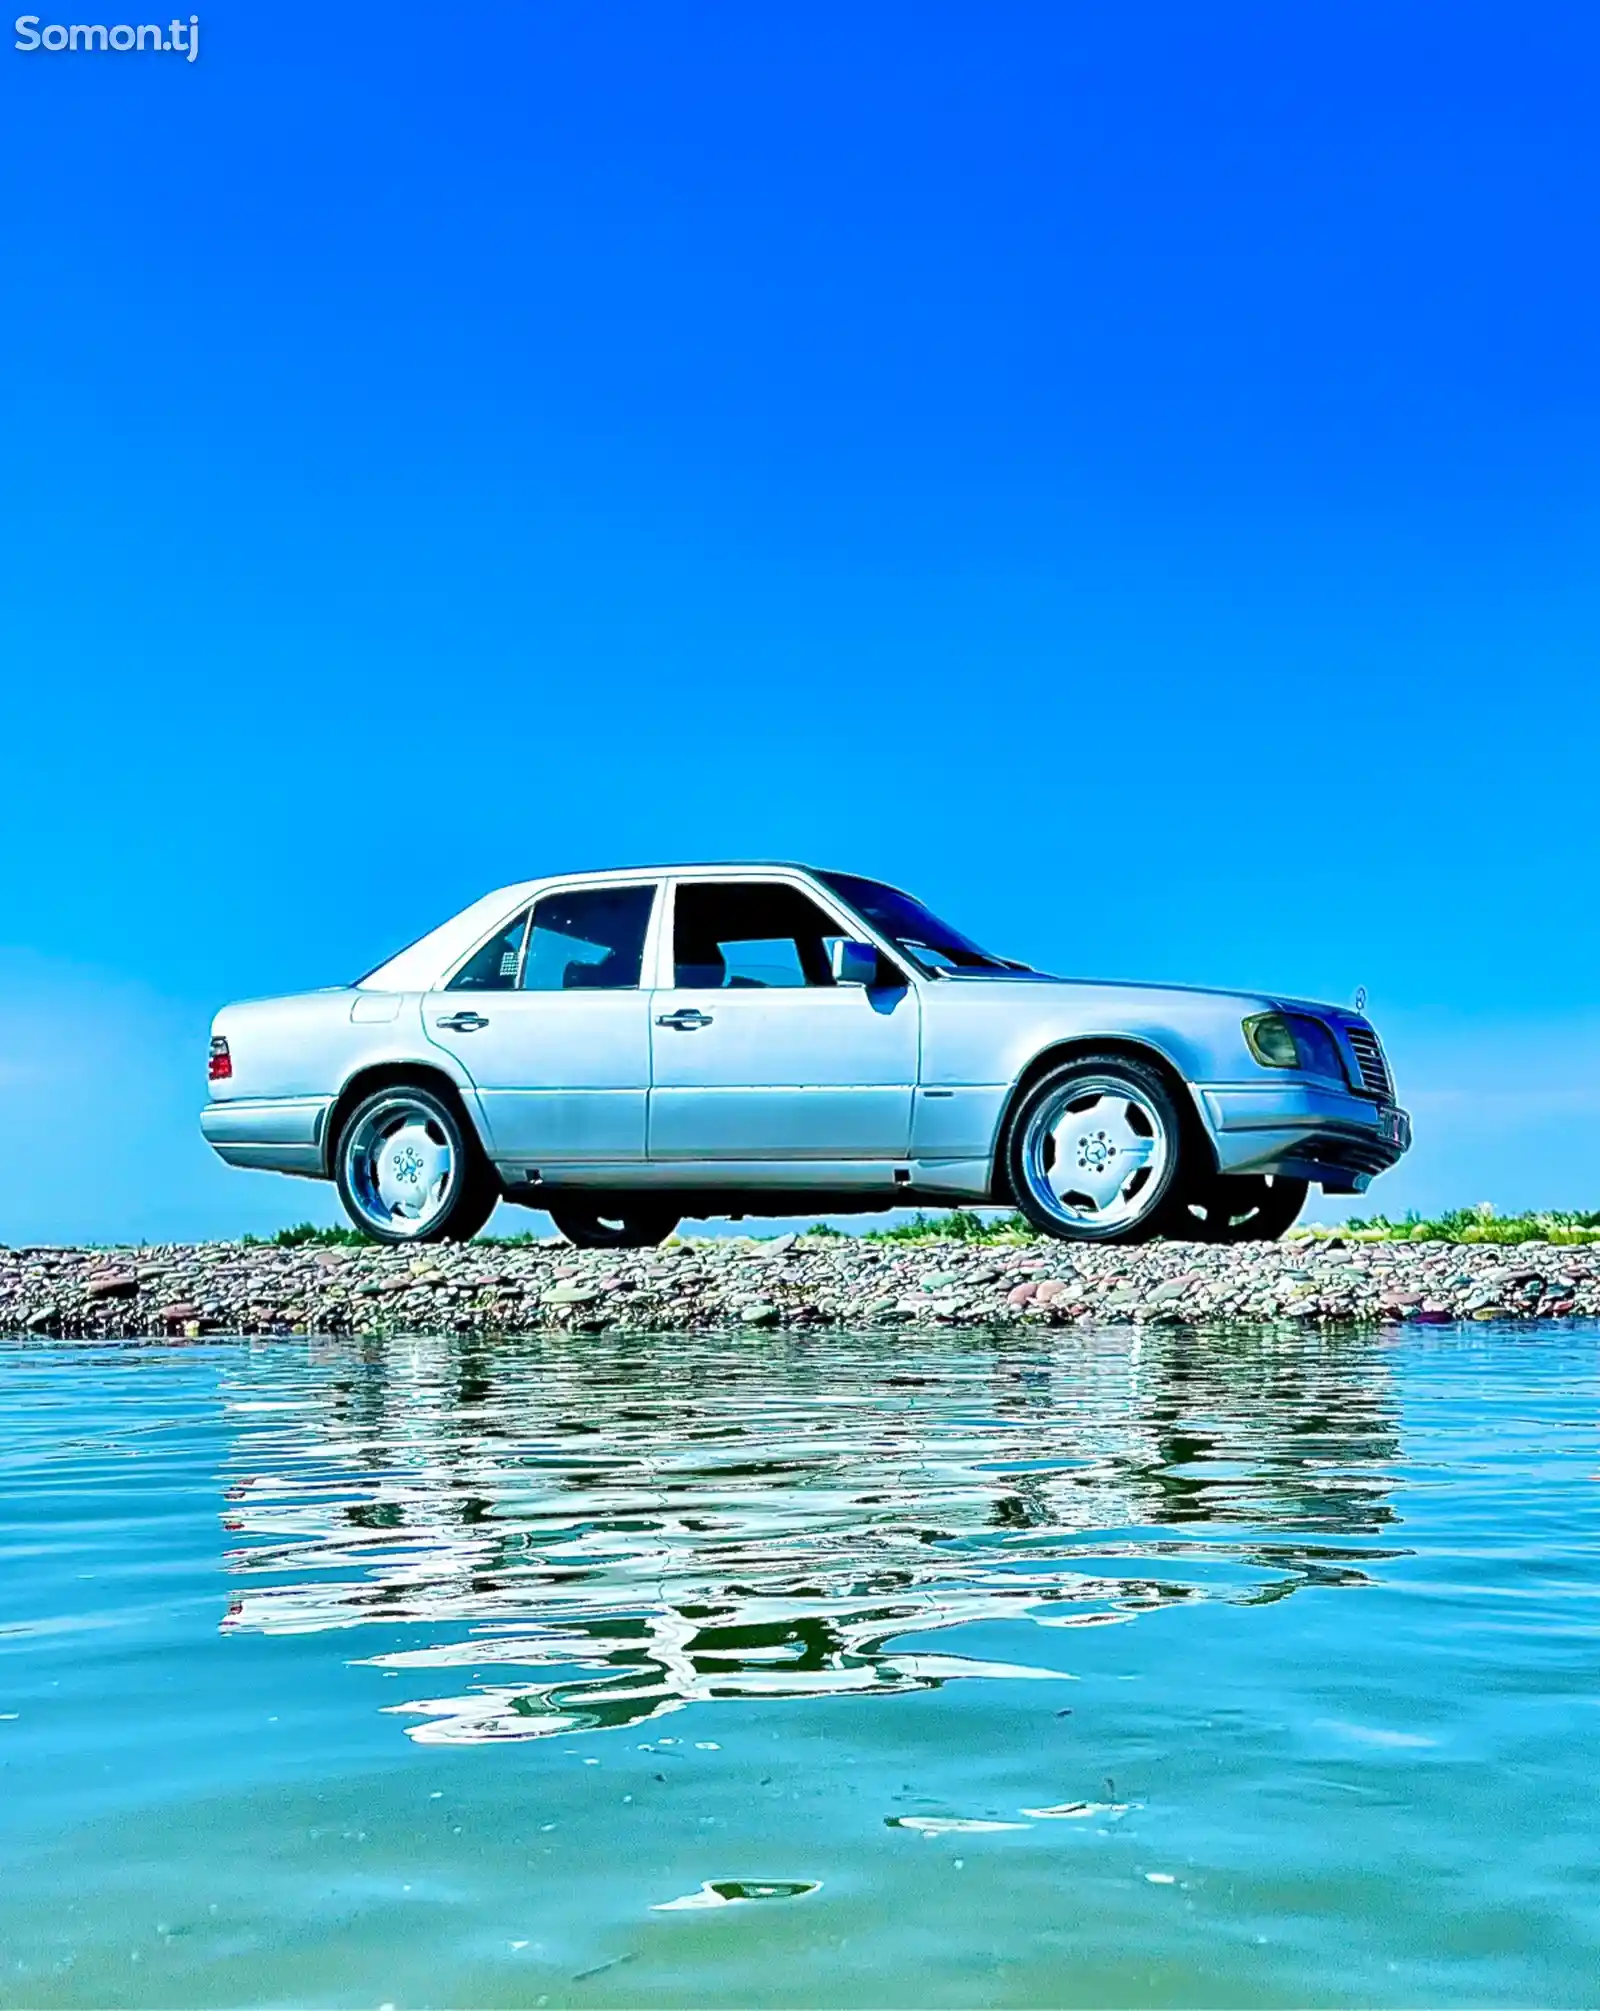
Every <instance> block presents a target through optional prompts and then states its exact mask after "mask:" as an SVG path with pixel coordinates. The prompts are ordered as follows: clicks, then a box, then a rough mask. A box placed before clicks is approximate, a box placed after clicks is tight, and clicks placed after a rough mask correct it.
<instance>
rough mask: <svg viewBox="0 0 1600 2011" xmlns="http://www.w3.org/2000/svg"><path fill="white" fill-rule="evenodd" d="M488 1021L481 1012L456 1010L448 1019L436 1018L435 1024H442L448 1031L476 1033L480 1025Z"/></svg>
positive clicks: (484, 1024)
mask: <svg viewBox="0 0 1600 2011" xmlns="http://www.w3.org/2000/svg"><path fill="white" fill-rule="evenodd" d="M488 1024H489V1022H488V1021H487V1020H486V1019H485V1018H484V1016H483V1014H482V1013H481V1012H456V1013H452V1014H451V1015H450V1017H449V1018H448V1019H436V1020H435V1021H434V1025H435V1026H442V1027H444V1028H445V1029H446V1030H447V1031H448V1032H450V1033H476V1032H477V1031H478V1029H479V1027H480V1026H487V1025H488Z"/></svg>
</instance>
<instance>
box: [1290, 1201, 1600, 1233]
mask: <svg viewBox="0 0 1600 2011" xmlns="http://www.w3.org/2000/svg"><path fill="white" fill-rule="evenodd" d="M1291 1234H1294V1235H1296V1236H1312V1237H1322V1236H1347V1237H1351V1238H1353V1239H1354V1240H1355V1241H1357V1242H1360V1243H1600V1210H1589V1211H1587V1212H1586V1211H1584V1210H1581V1209H1569V1208H1549V1209H1538V1210H1530V1211H1528V1212H1525V1213H1523V1214H1520V1215H1496V1214H1495V1212H1494V1210H1493V1209H1492V1208H1491V1207H1490V1206H1489V1205H1488V1204H1487V1202H1480V1203H1479V1205H1478V1206H1477V1207H1476V1208H1450V1209H1447V1210H1446V1211H1445V1213H1444V1214H1442V1215H1419V1214H1418V1213H1417V1212H1416V1211H1415V1210H1412V1212H1411V1213H1410V1214H1407V1215H1404V1216H1402V1217H1401V1219H1400V1220H1399V1221H1395V1220H1393V1219H1392V1218H1391V1217H1390V1216H1388V1215H1369V1216H1366V1217H1365V1218H1363V1217H1361V1216H1359V1215H1353V1216H1351V1218H1350V1220H1349V1221H1348V1222H1345V1223H1343V1224H1333V1225H1331V1226H1324V1225H1320V1224H1319V1225H1313V1226H1311V1227H1308V1228H1305V1229H1299V1230H1294V1231H1291Z"/></svg>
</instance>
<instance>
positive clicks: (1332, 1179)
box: [1200, 1082, 1411, 1194]
mask: <svg viewBox="0 0 1600 2011" xmlns="http://www.w3.org/2000/svg"><path fill="white" fill-rule="evenodd" d="M1200 1095H1201V1100H1202V1102H1203V1104H1204V1107H1205V1114H1206V1122H1207V1124H1208V1126H1209V1128H1210V1131H1211V1137H1212V1142H1213V1144H1214V1145H1215V1146H1216V1149H1217V1167H1218V1170H1219V1171H1220V1172H1223V1173H1281V1174H1284V1175H1286V1176H1288V1177H1289V1178H1292V1179H1297V1180H1309V1181H1312V1182H1313V1183H1315V1184H1316V1185H1318V1186H1320V1187H1321V1188H1322V1189H1323V1190H1324V1191H1325V1192H1326V1193H1329V1194H1359V1193H1360V1192H1361V1191H1362V1190H1363V1189H1364V1188H1365V1187H1366V1185H1367V1183H1368V1182H1369V1181H1370V1180H1371V1179H1372V1178H1373V1176H1374V1175H1375V1174H1378V1173H1382V1172H1384V1171H1385V1170H1386V1169H1387V1168H1389V1167H1391V1166H1393V1165H1394V1163H1395V1161H1396V1160H1397V1159H1399V1158H1400V1156H1401V1155H1402V1154H1403V1153H1405V1152H1407V1151H1409V1149H1410V1146H1411V1118H1410V1116H1409V1115H1408V1113H1407V1112H1405V1111H1404V1110H1400V1109H1397V1108H1396V1106H1395V1105H1394V1104H1392V1103H1377V1102H1374V1101H1373V1099H1372V1098H1370V1097H1366V1096H1351V1095H1348V1094H1347V1093H1345V1092H1344V1091H1342V1090H1338V1089H1334V1088H1332V1087H1327V1088H1324V1087H1322V1086H1320V1085H1318V1084H1315V1083H1298V1082H1296V1083H1287V1082H1286V1083H1273V1084H1271V1085H1269V1086H1266V1087H1261V1088H1258V1087H1257V1086H1256V1085H1255V1084H1251V1085H1250V1086H1249V1087H1247V1088H1244V1087H1237V1088H1236V1087H1233V1086H1219V1087H1217V1088H1214V1089H1202V1090H1201V1092H1200Z"/></svg>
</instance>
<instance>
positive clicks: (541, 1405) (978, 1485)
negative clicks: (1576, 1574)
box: [224, 1327, 1403, 1743]
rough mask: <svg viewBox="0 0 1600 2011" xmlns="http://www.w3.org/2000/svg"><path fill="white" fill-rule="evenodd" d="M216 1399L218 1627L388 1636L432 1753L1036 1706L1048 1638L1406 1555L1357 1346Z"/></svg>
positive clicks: (685, 1349)
mask: <svg viewBox="0 0 1600 2011" xmlns="http://www.w3.org/2000/svg"><path fill="white" fill-rule="evenodd" d="M224 1394H225V1401H226V1404H227V1409H228V1414H229V1420H230V1424H231V1429H232V1433H233V1437H232V1442H231V1446H232V1449H231V1463H230V1470H229V1474H228V1486H227V1501H228V1507H227V1511H226V1515H225V1526H226V1528H227V1530H228V1532H229V1534H230V1536H231V1537H232V1538H233V1539H234V1542H233V1545H232V1547H231V1548H230V1549H229V1551H228V1553H227V1558H226V1565H227V1569H228V1571H229V1572H230V1573H231V1574H232V1575H233V1576H234V1577H235V1578H236V1579H237V1580H238V1581H239V1582H238V1588H237V1593H236V1596H235V1598H234V1599H233V1602H232V1604H231V1606H230V1609H229V1612H228V1615H227V1618H226V1620H225V1622H224V1627H225V1629H226V1630H233V1631H240V1630H258V1631H261V1632H264V1633H290V1632H297V1631H317V1630H322V1629H331V1628H346V1629H355V1628H361V1629H371V1630H381V1631H382V1632H383V1633H384V1634H386V1635H388V1636H391V1637H392V1636H394V1635H396V1634H398V1635H399V1636H401V1637H403V1638H402V1639H401V1641H400V1642H399V1644H398V1645H394V1644H391V1643H386V1644H384V1645H381V1646H379V1647H378V1648H377V1652H375V1653H373V1654H371V1655H367V1656H362V1657H360V1658H358V1659H359V1660H361V1661H362V1662H364V1663H367V1664H370V1665H375V1666H378V1667H381V1668H383V1669H387V1670H404V1671H408V1672H411V1675H412V1684H413V1685H415V1686H417V1687H420V1688H425V1689H432V1690H435V1691H437V1692H438V1694H430V1695H419V1696H416V1697H414V1698H412V1699H410V1700H408V1701H406V1702H404V1703H400V1704H396V1705H391V1706H389V1707H388V1708H389V1709H391V1710H394V1711H395V1712H396V1713H397V1714H400V1715H403V1716H405V1717H406V1718H408V1719H410V1720H413V1721H414V1722H411V1723H410V1724H409V1725H408V1727H407V1728H408V1729H409V1731H410V1733H411V1736H412V1737H413V1738H416V1739H419V1740H424V1741H431V1742H442V1743H463V1742H478V1741H488V1740H496V1739H536V1738H542V1737H546V1736H548V1735H551V1734H554V1733H559V1732H568V1731H575V1730H598V1729H608V1728H620V1727H624V1726H630V1725H638V1724H641V1723H643V1722H644V1721H646V1720H648V1719H652V1718H657V1717H661V1716H663V1715H664V1714H666V1713H670V1712H675V1711H680V1710H682V1709H684V1708H685V1707H686V1706H688V1705H690V1704H693V1703H695V1702H698V1701H703V1700H711V1699H717V1700H727V1699H738V1698H747V1699H763V1698H765V1699H771V1698H792V1697H822V1696H826V1695H830V1694H836V1693H847V1694H856V1695H859V1694H861V1693H863V1692H869V1693H879V1694H882V1693H892V1692H898V1691H905V1690H912V1689H918V1688H927V1687H931V1686H936V1685H938V1684H941V1683H944V1682H948V1681H951V1680H956V1679H962V1678H981V1677H995V1676H1006V1677H1011V1678H1017V1677H1037V1678H1040V1679H1049V1678H1052V1677H1059V1676H1063V1675H1065V1674H1066V1673H1067V1672H1068V1667H1069V1664H1070V1659H1071V1658H1070V1655H1069V1654H1068V1653H1067V1652H1066V1643H1065V1641H1064V1639H1063V1637H1062V1636H1061V1635H1060V1634H1059V1633H1056V1632H1054V1631H1053V1630H1059V1629H1065V1628H1073V1627H1090V1626H1104V1625H1109V1624H1114V1623H1117V1622H1127V1621H1132V1620H1136V1619H1137V1618H1138V1617H1139V1616H1140V1615H1141V1614H1145V1613H1148V1612H1151V1611H1152V1610H1155V1609H1159V1608H1162V1607H1167V1606H1170V1605H1171V1604H1172V1603H1174V1602H1177V1601H1184V1600H1222V1601H1228V1602H1232V1603H1235V1604H1242V1605H1253V1604H1260V1603H1263V1602H1267V1601H1271V1600H1276V1599H1281V1598H1284V1597H1285V1596H1287V1595H1288V1594H1289V1593H1291V1592H1293V1591H1295V1590H1297V1589H1298V1588H1300V1587H1302V1586H1307V1585H1321V1586H1360V1585H1363V1584H1365V1583H1368V1582H1370V1575H1371V1574H1372V1573H1373V1571H1374V1568H1375V1567H1376V1566H1378V1565H1380V1564H1381V1563H1382V1562H1383V1561H1384V1560H1385V1559H1387V1558H1391V1557H1394V1556H1396V1555H1400V1554H1403V1553H1401V1552H1398V1551H1396V1550H1394V1549H1390V1548H1385V1547H1380V1543H1381V1539H1382V1538H1383V1537H1384V1535H1385V1533H1386V1532H1387V1531H1389V1530H1390V1527H1391V1525H1392V1523H1393V1521H1394V1519H1395V1517H1394V1511H1393V1509H1392V1508H1391V1507H1390V1505H1389V1502H1388V1498H1387V1491H1388V1487H1389V1481H1388V1477H1387V1467H1388V1465H1389V1463H1391V1462H1392V1460H1393V1459H1394V1456H1395V1451H1396V1445H1397V1422H1396V1418H1395V1415H1394V1402H1393V1395H1392V1390H1391V1386H1390V1381H1389V1375H1388V1371H1387V1367H1386V1362H1385V1354H1384V1348H1383V1345H1382V1344H1381V1343H1380V1342H1378V1341H1376V1340H1373V1339H1363V1338H1351V1337H1341V1338H1337V1339H1329V1338H1318V1337H1309V1338H1301V1337H1298V1336H1285V1337H1283V1338H1281V1339H1274V1338H1270V1337H1268V1338H1263V1337H1261V1336H1260V1335H1259V1334H1257V1335H1253V1336H1250V1337H1248V1338H1237V1339H1229V1338H1227V1337H1217V1336H1212V1337H1209V1338H1204V1339H1196V1338H1194V1337H1190V1336H1184V1335H1181V1334H1177V1333H1174V1332H1171V1331H1166V1330H1163V1331H1162V1332H1160V1333H1159V1334H1156V1333H1146V1334H1144V1335H1143V1336H1138V1335H1135V1334H1130V1330H1129V1329H1127V1328H1125V1327H1124V1328H1120V1329H1116V1330H1108V1331H1107V1332H1106V1333H1105V1334H1104V1335H1098V1336H1097V1335H1093V1334H1084V1333H1081V1332H1073V1333H1072V1334H1070V1335H1059V1334H1058V1335H1050V1336H1042V1337H1029V1338H1027V1339H1025V1340H1021V1339H1016V1338H1012V1337H1008V1338H1005V1339H1003V1340H993V1339H988V1338H974V1337H973V1336H970V1335H969V1336H953V1335H952V1336H947V1337H941V1336H933V1337H929V1338H925V1339H921V1340H918V1341H915V1342H908V1339H907V1337H906V1336H905V1335H903V1334H902V1335H898V1336H895V1335H876V1336H875V1335H871V1334H858V1335H849V1334H833V1335H829V1336H824V1337H815V1336H803V1337H784V1336H771V1335H762V1336H760V1337H751V1338H750V1339H749V1340H747V1341H744V1342H740V1341H734V1342H731V1343H730V1341H729V1340H728V1338H727V1336H725V1335H723V1336H715V1337H713V1336H706V1337H698V1336H694V1335H682V1334H675V1335H664V1336H662V1337H660V1338H659V1339H656V1340H643V1341H641V1340H640V1339H638V1338H637V1337H630V1338H629V1339H627V1340H626V1341H622V1340H619V1339H614V1338H611V1337H607V1336H605V1335H597V1336H571V1335H549V1336H543V1337H535V1338H531V1339H529V1340H526V1341H489V1340H484V1339H482V1338H480V1337H455V1338H442V1339H427V1340H422V1339H415V1340H406V1339H381V1340H380V1339H368V1340H355V1339H350V1340H344V1339H341V1340H329V1341H326V1342H320V1341H313V1342H311V1343H310V1344H309V1349H307V1350H298V1349H297V1350H293V1351H290V1350H287V1349H285V1348H284V1347H283V1345H282V1344H281V1343H274V1344H270V1345H263V1346H261V1347H258V1348H255V1349H253V1350H252V1351H251V1352H250V1354H249V1355H248V1356H247V1357H245V1358H244V1361H243V1364H242V1366H241V1367H240V1368H239V1369H238V1370H237V1372H236V1373H233V1374H231V1375H230V1376H229V1378H228V1381H227V1384H226V1388H225V1392H224ZM996 1622H999V1623H1009V1624H1007V1625H1005V1626H1004V1628H1003V1632H1002V1634H1001V1637H1000V1638H1002V1639H1004V1640H1005V1641H1006V1642H1007V1644H1008V1655H1007V1658H1006V1659H1004V1660H996V1659H993V1658H992V1655H990V1654H988V1653H985V1652H983V1651H982V1650H980V1649H979V1648H978V1647H977V1646H976V1645H975V1643H974V1639H973V1630H974V1628H975V1626H976V1625H977V1624H979V1623H982V1627H983V1639H984V1641H985V1642H986V1643H987V1644H988V1647H989V1648H990V1649H992V1647H993V1644H994V1641H995V1638H996V1634H995V1628H994V1623H996ZM408 1687H409V1686H408Z"/></svg>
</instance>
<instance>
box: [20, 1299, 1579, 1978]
mask: <svg viewBox="0 0 1600 2011" xmlns="http://www.w3.org/2000/svg"><path fill="white" fill-rule="evenodd" d="M1597 1361H1600V1328H1597V1327H1596V1326H1593V1325H1590V1326H1588V1327H1581V1326H1573V1325H1571V1324H1567V1323H1563V1324H1562V1325H1560V1326H1559V1327H1547V1328H1543V1329H1539V1328H1528V1327H1522V1328H1518V1329H1516V1330H1501V1329H1496V1328H1494V1327H1491V1326H1474V1327H1471V1328H1467V1329H1434V1330H1432V1331H1430V1332H1428V1333H1425V1334H1424V1333H1417V1332H1409V1331H1408V1332H1395V1333H1393V1334H1385V1335H1383V1336H1377V1335H1372V1336H1367V1337H1348V1336H1347V1337H1338V1338H1328V1337H1317V1336H1309V1337H1303V1338H1302V1337H1298V1336H1289V1337H1285V1336H1262V1335H1259V1334H1257V1335H1252V1336H1249V1337H1241V1338H1237V1339H1232V1340H1218V1339H1207V1340H1204V1341H1195V1340H1192V1339H1189V1338H1186V1337H1184V1336H1181V1335H1179V1334H1177V1333H1175V1332H1173V1331H1172V1330H1161V1331H1160V1332H1159V1333H1147V1334H1145V1335H1143V1336H1142V1337H1141V1336H1139V1335H1137V1334H1135V1333H1134V1332H1133V1331H1132V1330H1130V1329H1128V1328H1120V1329H1117V1330H1115V1331H1108V1332H1105V1333H1102V1334H1084V1333H1080V1332H1077V1331H1063V1332H1055V1333H1047V1334H1043V1335H1029V1336H1025V1337H1019V1336H1007V1337H1006V1338H1003V1339H999V1340H994V1339H989V1338H985V1337H981V1336H975V1335H971V1334H957V1333H953V1332H952V1333H949V1334H946V1335H936V1336H933V1337H924V1338H908V1337H906V1336H905V1335H892V1334H891V1335H884V1334H873V1335H868V1334H862V1335H843V1336H841V1335H837V1334H829V1335H826V1336H819V1337H801V1336H782V1335H770V1334H762V1335H757V1336H751V1337H749V1338H747V1339H736V1340H732V1341H730V1340H729V1339H728V1338H726V1337H725V1336H724V1337H717V1338H711V1337H704V1338H701V1337H693V1336H690V1337H685V1336H682V1335H674V1336H670V1337H664V1338H662V1339H660V1340H658V1341H654V1342H652V1341H643V1342H641V1341H638V1340H636V1339H630V1340H628V1341H626V1342H623V1341H620V1340H617V1339H613V1338H608V1337H606V1336H603V1335H602V1336H592V1337H584V1336H562V1335H555V1336H546V1337H543V1338H537V1339H532V1340H524V1341H515V1342H503V1343H486V1342H483V1341H481V1340H476V1339H459V1340H384V1341H371V1340H369V1341H362V1340H337V1341H336V1340H316V1339H313V1340H311V1341H309V1342H290V1341H281V1340H275V1341H266V1342H257V1343H248V1344H247V1343H239V1344H219V1345H208V1346H204V1347H196V1348H187V1349H183V1348H162V1347H154V1346H150V1347H146V1346H132V1345H130V1346H121V1347H109V1346H108V1347H90V1346H79V1347H72V1348H56V1347H40V1346H34V1345H23V1344H0V1399H3V1401H0V2003H6V2004H31V2005H56V2004H61V2005H77V2004H103V2003H117V2004H128V2005H141V2004H171V2005H189V2004H243V2003H262V2002H265V2003H287V2002H315V2003H319V2004H354V2005H363V2004H365V2005H379V2004H392V2005H396V2006H400V2007H404V2006H410V2005H421V2004H450V2003H454V2004H461V2003H471V2004H481V2005H501V2004H507V2005H509V2004H533V2005H537V2004H550V2005H566V2004H582V2005H590V2004H641V2005H658V2004H659V2005H681V2004H706V2005H723V2004H729V2005H733V2004H761V2005H765V2004H773V2005H788V2004H808V2003H826V2004H882V2003H886V2002H887V2003H901V2004H905V2003H916V2004H919V2005H945V2004H951V2005H955V2004H1078V2003H1083V2004H1138V2005H1144V2004H1152V2005H1154V2004H1165V2003H1183V2004H1203V2005H1209V2004H1218V2005H1222V2004H1230V2005H1231V2004H1240V2005H1244V2004H1290V2003H1292V2004H1314V2005H1321V2004H1349V2003H1358V2002H1360V2003H1370V2002H1381V2003H1385V2004H1440V2003H1446V2002H1448V2003H1473V2004H1478V2003H1482V2004H1527V2003H1532V2002H1539V2003H1549V2004H1577V2003H1592V2002H1593V2001H1594V1998H1595V1990H1596V1978H1597V1977H1600V1851H1597V1849H1596V1816H1595V1811H1596V1808H1597V1807H1600V1681H1597V1676H1600V1637H1597V1630H1596V1618H1597V1609H1596V1595H1597V1590H1600V1552H1597V1547H1596V1539H1597V1536H1600V1502H1597V1490H1596V1485H1595V1483H1596V1478H1597V1471H1596V1469H1597V1453H1600V1447H1597V1443H1596V1397H1597V1394H1600V1388H1597V1375H1596V1362H1597Z"/></svg>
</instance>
